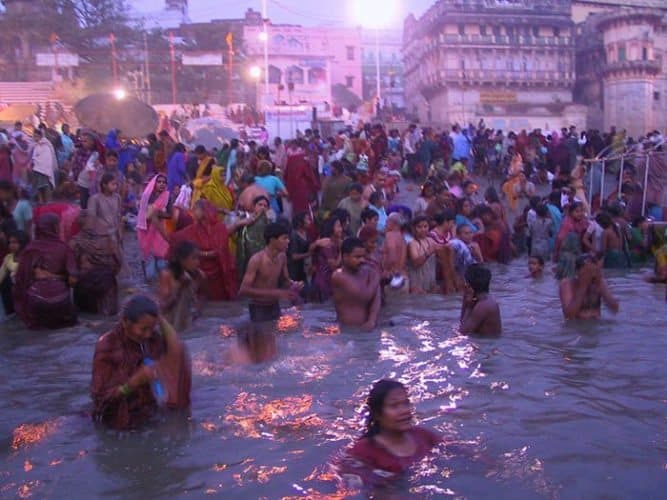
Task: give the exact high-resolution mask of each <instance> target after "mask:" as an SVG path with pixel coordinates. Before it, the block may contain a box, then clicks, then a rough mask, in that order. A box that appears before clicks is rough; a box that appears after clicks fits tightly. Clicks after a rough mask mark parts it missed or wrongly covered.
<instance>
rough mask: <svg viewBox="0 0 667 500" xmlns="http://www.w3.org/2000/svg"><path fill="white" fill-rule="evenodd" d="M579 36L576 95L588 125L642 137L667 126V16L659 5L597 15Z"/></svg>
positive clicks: (590, 19)
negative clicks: (612, 127)
mask: <svg viewBox="0 0 667 500" xmlns="http://www.w3.org/2000/svg"><path fill="white" fill-rule="evenodd" d="M578 31H579V33H578V36H577V89H576V93H575V96H576V97H577V100H578V101H580V102H582V103H584V104H586V105H587V106H588V124H589V126H591V127H595V128H600V129H608V128H609V127H611V126H616V127H617V128H619V129H626V130H627V132H628V134H629V135H630V136H633V137H638V136H640V135H642V134H645V133H646V132H648V131H650V130H653V129H658V130H661V131H663V132H664V131H665V128H667V17H665V12H664V11H663V10H659V9H650V10H649V9H614V10H612V11H609V12H603V13H600V14H594V15H592V16H589V17H588V18H587V20H586V21H585V22H584V23H582V24H581V25H580V26H579V30H578Z"/></svg>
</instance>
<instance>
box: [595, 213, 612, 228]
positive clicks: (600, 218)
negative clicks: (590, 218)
mask: <svg viewBox="0 0 667 500" xmlns="http://www.w3.org/2000/svg"><path fill="white" fill-rule="evenodd" d="M595 222H597V223H598V224H599V225H600V227H601V228H603V229H607V228H608V227H611V225H612V224H613V223H614V221H613V220H612V218H611V215H609V214H608V213H607V212H600V213H599V214H597V215H596V216H595Z"/></svg>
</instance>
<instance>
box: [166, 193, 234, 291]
mask: <svg viewBox="0 0 667 500" xmlns="http://www.w3.org/2000/svg"><path fill="white" fill-rule="evenodd" d="M192 217H193V219H194V223H193V224H191V225H189V226H188V227H186V228H185V229H181V230H180V231H177V232H175V233H173V234H172V235H171V238H170V249H171V250H172V251H173V249H174V248H176V246H177V245H178V244H179V243H180V242H182V241H190V242H192V243H194V244H195V245H197V248H199V251H200V254H199V259H200V269H201V270H202V271H203V272H204V274H205V275H206V283H205V285H204V287H203V290H204V295H205V296H206V298H207V299H209V300H234V299H235V298H236V293H237V292H238V283H237V278H236V268H235V266H234V259H233V258H232V254H231V252H230V250H229V232H228V230H227V227H226V226H225V224H224V223H223V222H221V221H220V219H219V218H218V213H217V210H216V209H215V207H214V206H213V205H211V203H210V202H208V201H206V200H198V201H197V202H196V203H195V205H194V208H193V210H192ZM232 229H233V231H235V230H236V227H234V228H232ZM233 231H232V232H233Z"/></svg>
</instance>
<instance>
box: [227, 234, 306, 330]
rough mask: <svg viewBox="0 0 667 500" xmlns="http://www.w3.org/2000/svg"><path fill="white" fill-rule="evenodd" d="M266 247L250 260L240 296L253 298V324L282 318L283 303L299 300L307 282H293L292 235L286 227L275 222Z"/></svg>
mask: <svg viewBox="0 0 667 500" xmlns="http://www.w3.org/2000/svg"><path fill="white" fill-rule="evenodd" d="M264 240H265V241H266V247H265V248H264V250H262V251H260V252H258V253H256V254H255V255H253V256H252V257H251V258H250V261H249V262H248V268H247V269H246V272H245V275H244V276H243V282H242V283H241V290H240V291H239V294H240V295H242V296H245V297H249V298H250V303H249V304H248V311H249V312H250V321H252V322H256V323H259V322H263V321H274V320H277V319H278V318H280V301H281V300H284V301H297V300H298V298H299V292H300V291H301V289H302V288H303V283H300V282H296V281H292V280H291V279H290V278H289V274H288V272H287V254H286V252H287V247H288V246H289V232H288V231H287V228H286V227H285V226H284V225H283V224H279V223H276V222H274V223H271V224H269V225H268V226H266V229H265V230H264Z"/></svg>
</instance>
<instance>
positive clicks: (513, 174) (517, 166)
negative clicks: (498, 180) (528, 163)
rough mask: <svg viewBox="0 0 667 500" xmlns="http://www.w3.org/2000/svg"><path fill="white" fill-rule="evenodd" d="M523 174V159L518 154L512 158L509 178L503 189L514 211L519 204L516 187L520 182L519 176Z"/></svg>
mask: <svg viewBox="0 0 667 500" xmlns="http://www.w3.org/2000/svg"><path fill="white" fill-rule="evenodd" d="M521 172H523V158H521V155H520V154H518V153H517V154H515V155H514V156H513V157H512V161H511V163H510V168H509V172H508V178H507V180H506V181H505V184H503V188H502V189H503V193H505V197H506V198H507V202H508V203H509V205H510V208H511V209H512V211H516V209H517V205H518V203H519V197H518V196H517V195H516V193H515V192H514V186H515V185H516V184H517V183H518V182H519V181H520V179H519V174H520V173H521Z"/></svg>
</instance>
